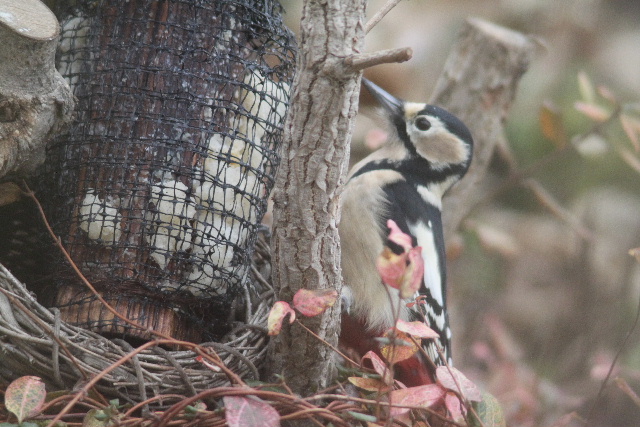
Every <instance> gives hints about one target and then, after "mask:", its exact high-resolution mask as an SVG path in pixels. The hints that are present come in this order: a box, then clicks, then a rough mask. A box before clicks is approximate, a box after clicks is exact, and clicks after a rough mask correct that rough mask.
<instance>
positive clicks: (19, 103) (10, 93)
mask: <svg viewBox="0 0 640 427" xmlns="http://www.w3.org/2000/svg"><path fill="white" fill-rule="evenodd" d="M59 33H60V28H59V25H58V20H57V19H56V17H55V15H54V14H53V13H52V12H51V11H50V10H49V9H48V8H47V7H46V6H45V5H44V4H42V3H41V2H40V1H38V0H3V1H2V13H1V14H0V40H2V43H0V177H3V176H5V175H8V174H28V173H29V172H32V171H33V170H34V169H35V168H36V167H37V166H38V165H39V164H41V163H42V162H43V161H44V147H45V144H46V142H47V141H48V140H49V139H51V138H52V137H53V136H54V135H55V134H56V133H58V132H60V131H62V130H63V129H64V128H65V127H66V126H67V125H68V124H69V123H70V122H71V114H72V111H73V95H72V94H71V90H70V89H69V85H67V83H66V82H65V81H64V79H63V78H62V76H61V75H60V73H58V72H57V71H56V68H55V64H54V58H55V52H56V46H57V44H58V35H59Z"/></svg>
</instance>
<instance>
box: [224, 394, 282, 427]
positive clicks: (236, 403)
mask: <svg viewBox="0 0 640 427" xmlns="http://www.w3.org/2000/svg"><path fill="white" fill-rule="evenodd" d="M222 400H223V401H224V409H225V411H224V414H225V419H226V420H227V424H228V425H229V427H279V426H280V414H278V411H276V410H275V408H274V407H273V406H271V405H269V404H268V403H266V402H264V401H263V400H262V399H260V398H258V397H255V396H249V397H243V396H225V397H223V398H222Z"/></svg>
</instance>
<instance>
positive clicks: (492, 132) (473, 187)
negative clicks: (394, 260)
mask: <svg viewBox="0 0 640 427" xmlns="http://www.w3.org/2000/svg"><path fill="white" fill-rule="evenodd" d="M537 48H538V44H537V43H536V42H535V40H533V39H531V38H529V37H527V36H525V35H523V34H521V33H518V32H515V31H512V30H509V29H506V28H504V27H500V26H498V25H495V24H492V23H490V22H487V21H483V20H481V19H468V20H467V21H466V22H465V24H464V26H463V28H462V29H461V31H460V35H459V38H458V41H457V43H456V45H455V46H454V48H453V51H452V52H451V54H450V55H449V58H448V60H447V62H446V64H445V67H444V71H443V72H442V74H441V75H440V78H439V79H438V82H437V83H436V87H435V89H434V92H433V94H432V97H431V100H430V103H431V104H436V105H440V106H442V107H444V108H446V109H447V110H449V111H451V112H452V113H453V114H455V115H456V116H458V117H459V118H460V119H461V120H462V121H463V122H464V123H465V124H466V125H467V126H468V127H469V129H470V130H471V134H472V135H473V139H474V142H475V146H474V153H473V156H474V157H473V162H472V163H471V168H470V169H469V172H468V173H467V176H465V178H464V179H463V180H461V181H460V183H458V184H457V185H456V186H455V187H454V188H453V189H452V190H451V191H450V192H449V193H448V195H447V197H445V199H444V202H443V203H444V207H443V211H444V212H445V215H444V228H445V237H446V236H451V235H452V234H453V233H455V231H456V230H457V228H458V226H459V225H460V222H461V221H462V220H463V219H464V217H466V216H467V215H468V213H469V212H470V211H471V209H472V208H473V207H474V206H475V205H476V204H477V203H478V202H479V201H480V200H481V199H482V197H483V196H484V194H483V193H482V192H480V191H478V183H479V182H480V181H481V180H482V179H483V178H484V177H485V175H486V172H487V168H488V166H489V162H490V161H491V157H492V155H493V152H494V149H495V147H496V145H497V144H498V143H499V142H500V141H502V140H504V138H505V136H504V122H505V120H506V118H507V114H508V112H509V108H510V107H511V104H512V102H513V99H514V97H515V94H516V89H517V85H518V82H519V81H520V78H521V77H522V75H523V74H524V73H525V72H526V71H527V68H528V67H529V63H530V62H531V60H532V59H533V58H534V56H535V53H536V51H537V50H538V49H537Z"/></svg>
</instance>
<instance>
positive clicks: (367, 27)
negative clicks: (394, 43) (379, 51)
mask: <svg viewBox="0 0 640 427" xmlns="http://www.w3.org/2000/svg"><path fill="white" fill-rule="evenodd" d="M401 1H402V0H389V1H387V3H386V4H385V5H384V6H382V9H380V10H379V11H378V12H376V14H375V15H373V17H372V18H371V19H370V20H369V21H368V22H367V23H366V24H365V25H364V32H365V33H367V34H368V33H369V31H371V29H372V28H373V27H375V26H376V25H378V22H380V21H382V18H384V17H385V16H386V15H387V13H389V12H390V11H391V9H393V8H394V7H396V6H397V5H398V3H400V2H401Z"/></svg>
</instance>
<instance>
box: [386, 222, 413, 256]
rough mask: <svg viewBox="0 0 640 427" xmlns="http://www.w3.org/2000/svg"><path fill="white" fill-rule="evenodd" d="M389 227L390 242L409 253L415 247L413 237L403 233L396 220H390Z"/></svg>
mask: <svg viewBox="0 0 640 427" xmlns="http://www.w3.org/2000/svg"><path fill="white" fill-rule="evenodd" d="M387 227H389V229H390V230H391V231H390V232H389V237H388V239H389V240H391V241H392V242H393V243H395V244H397V245H399V246H400V247H402V248H403V249H404V250H405V251H408V250H409V249H411V248H412V247H413V240H412V239H411V236H409V235H408V234H406V233H403V232H402V230H400V227H398V224H396V223H395V221H394V220H392V219H390V220H388V221H387Z"/></svg>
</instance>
